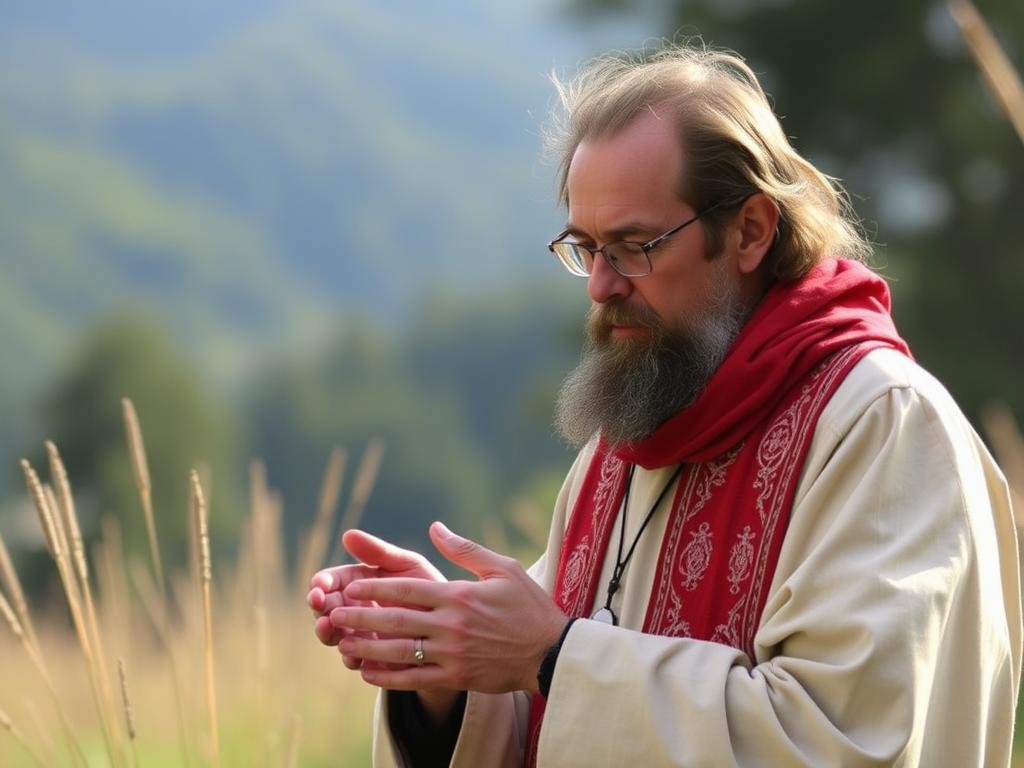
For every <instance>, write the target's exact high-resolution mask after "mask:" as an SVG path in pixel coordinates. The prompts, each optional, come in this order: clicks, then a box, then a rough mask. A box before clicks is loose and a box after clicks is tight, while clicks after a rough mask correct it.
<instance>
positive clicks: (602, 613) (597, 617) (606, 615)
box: [590, 608, 619, 627]
mask: <svg viewBox="0 0 1024 768" xmlns="http://www.w3.org/2000/svg"><path fill="white" fill-rule="evenodd" d="M590 618H592V619H593V620H594V621H600V622H601V623H602V624H611V625H612V626H613V627H617V626H618V625H619V619H618V617H617V616H616V615H615V614H614V613H612V610H611V608H600V609H598V610H597V611H596V612H595V613H594V615H593V616H591V617H590Z"/></svg>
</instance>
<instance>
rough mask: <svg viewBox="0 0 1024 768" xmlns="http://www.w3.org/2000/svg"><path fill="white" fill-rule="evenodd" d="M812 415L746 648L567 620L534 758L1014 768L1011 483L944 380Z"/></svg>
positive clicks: (549, 761) (1015, 620)
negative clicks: (815, 426) (811, 432)
mask: <svg viewBox="0 0 1024 768" xmlns="http://www.w3.org/2000/svg"><path fill="white" fill-rule="evenodd" d="M935 387H936V392H934V393H932V392H928V393H922V392H920V391H918V389H917V388H915V387H910V386H906V387H898V386H897V387H892V388H889V389H888V390H887V391H885V392H883V393H882V394H880V395H879V396H878V397H877V398H874V399H873V400H871V401H870V402H869V403H867V404H866V405H862V406H861V408H860V409H859V410H858V412H857V413H856V414H853V416H851V417H848V420H847V423H842V420H840V421H838V422H833V423H827V424H824V425H821V424H819V427H821V429H820V430H819V432H820V434H817V435H816V438H815V439H816V441H817V444H816V446H815V447H812V455H811V456H810V457H809V458H808V461H807V463H806V464H805V467H804V477H803V479H802V481H801V485H800V492H799V496H798V498H797V500H796V501H795V503H794V508H793V512H792V516H791V523H790V528H789V530H788V532H787V537H786V539H785V542H784V544H783V550H782V553H781V556H780V560H779V566H778V568H777V570H776V574H775V580H774V582H773V584H772V588H771V591H770V593H769V596H768V601H767V603H766V607H765V610H764V613H763V615H762V619H761V624H760V626H759V629H758V631H757V634H756V636H755V649H756V656H757V658H755V659H750V658H748V657H747V656H746V655H745V654H744V653H743V652H741V651H739V650H737V649H735V648H731V647H729V646H725V645H720V644H716V643H711V642H705V641H700V640H693V639H686V638H669V637H659V636H652V635H646V634H642V633H641V632H639V631H635V630H632V629H627V628H622V627H612V626H607V625H604V624H600V623H597V622H594V621H589V620H581V621H577V622H576V623H575V624H574V626H573V628H572V630H571V631H570V632H569V634H568V636H567V638H566V641H565V643H564V645H563V646H562V650H561V654H560V656H559V659H558V663H557V666H556V667H555V674H554V678H553V681H552V686H551V691H550V694H549V697H548V701H547V708H546V712H545V720H544V724H543V728H542V730H541V736H540V744H539V753H538V764H539V765H540V766H559V767H560V768H571V767H572V766H592V765H636V766H639V765H643V766H661V765H678V766H804V765H806V766H822V765H842V766H846V767H853V766H892V765H915V766H916V765H948V766H973V765H985V766H990V765H991V766H994V765H1003V766H1005V765H1008V764H1009V760H1010V745H1011V734H1012V728H1013V710H1014V703H1015V700H1016V689H1017V682H1018V672H1019V661H1020V594H1019V587H1018V583H1017V577H1016V569H1017V564H1016V556H1017V553H1016V541H1015V539H1014V536H1013V529H1012V521H1011V513H1010V509H1009V506H1008V497H1007V493H1006V488H1005V483H1004V482H1003V481H1002V478H1001V475H1000V474H999V472H998V469H997V468H995V465H994V464H993V463H992V462H991V459H990V458H989V457H988V454H987V452H986V451H985V449H984V447H983V446H982V445H981V444H980V441H979V440H978V439H977V437H976V436H975V435H974V433H973V431H971V429H970V427H969V426H968V425H967V424H966V422H965V421H964V419H963V417H962V416H960V415H959V411H958V410H957V409H956V407H955V405H953V404H952V401H951V400H949V399H948V395H945V393H944V390H941V388H940V387H939V386H938V385H937V383H936V384H935Z"/></svg>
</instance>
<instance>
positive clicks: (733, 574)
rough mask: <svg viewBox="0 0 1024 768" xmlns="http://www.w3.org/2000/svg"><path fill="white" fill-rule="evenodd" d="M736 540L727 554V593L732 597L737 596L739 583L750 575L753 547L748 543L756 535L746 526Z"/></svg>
mask: <svg viewBox="0 0 1024 768" xmlns="http://www.w3.org/2000/svg"><path fill="white" fill-rule="evenodd" d="M738 538H739V540H738V541H737V542H736V543H735V544H733V545H732V551H731V552H730V553H729V583H730V584H732V586H731V587H729V591H730V592H732V593H733V594H734V595H736V594H739V591H740V582H741V581H743V580H744V579H745V578H747V576H748V575H750V566H751V564H752V563H753V560H754V545H753V544H751V543H750V542H751V541H753V540H754V539H755V538H757V534H756V533H754V532H753V531H752V530H750V526H749V525H748V526H746V527H745V528H744V529H743V531H742V532H741V533H740V534H739V535H738Z"/></svg>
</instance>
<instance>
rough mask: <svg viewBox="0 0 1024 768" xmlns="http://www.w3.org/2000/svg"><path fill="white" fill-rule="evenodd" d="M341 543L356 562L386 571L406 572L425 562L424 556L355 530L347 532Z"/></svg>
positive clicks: (343, 535)
mask: <svg viewBox="0 0 1024 768" xmlns="http://www.w3.org/2000/svg"><path fill="white" fill-rule="evenodd" d="M341 542H342V544H344V545H345V549H347V550H348V552H349V554H351V555H352V557H354V558H355V559H356V560H358V561H360V562H361V563H365V564H366V565H371V566H376V567H377V568H381V569H383V570H385V571H404V570H407V569H409V568H415V567H417V566H421V565H422V564H423V562H424V558H423V556H422V555H419V554H418V553H416V552H413V551H411V550H408V549H402V548H401V547H396V546H395V545H394V544H391V543H389V542H387V541H384V539H379V538H377V537H376V536H373V535H372V534H369V533H366V532H365V531H360V530H357V529H355V528H353V529H351V530H348V531H345V533H344V534H342V537H341Z"/></svg>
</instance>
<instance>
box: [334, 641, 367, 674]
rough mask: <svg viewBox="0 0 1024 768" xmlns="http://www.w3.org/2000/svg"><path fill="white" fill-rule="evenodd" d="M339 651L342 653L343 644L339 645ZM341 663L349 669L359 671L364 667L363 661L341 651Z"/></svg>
mask: <svg viewBox="0 0 1024 768" xmlns="http://www.w3.org/2000/svg"><path fill="white" fill-rule="evenodd" d="M338 650H339V651H341V644H340V643H339V645H338ZM341 663H342V664H344V665H345V666H346V667H348V668H349V669H359V668H360V667H362V665H363V660H362V659H360V658H359V657H357V656H350V655H349V654H347V653H345V652H344V651H341Z"/></svg>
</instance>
